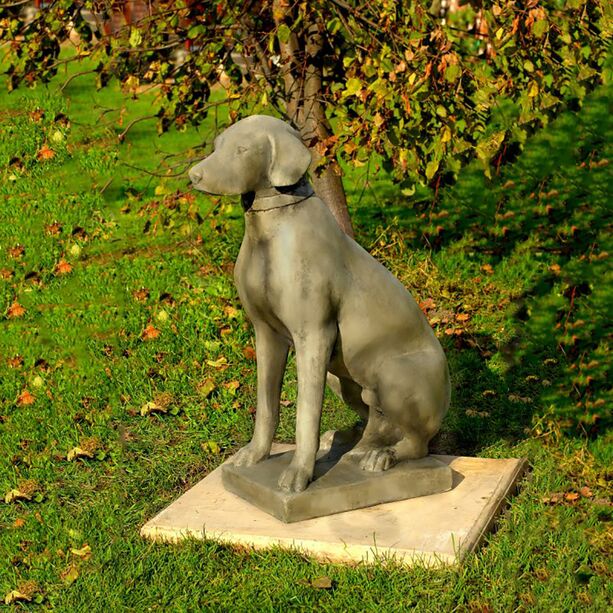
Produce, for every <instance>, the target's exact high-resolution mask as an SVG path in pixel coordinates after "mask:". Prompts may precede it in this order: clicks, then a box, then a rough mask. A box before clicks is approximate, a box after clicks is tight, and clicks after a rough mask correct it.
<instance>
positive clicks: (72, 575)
mask: <svg viewBox="0 0 613 613" xmlns="http://www.w3.org/2000/svg"><path fill="white" fill-rule="evenodd" d="M78 577H79V569H78V568H77V567H76V566H75V565H74V564H71V565H70V566H69V567H68V568H67V569H66V570H64V571H63V572H61V573H60V578H61V579H62V581H64V583H66V584H68V585H71V584H72V583H74V582H75V581H76V580H77V579H78Z"/></svg>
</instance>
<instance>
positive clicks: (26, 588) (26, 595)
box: [4, 581, 39, 605]
mask: <svg viewBox="0 0 613 613" xmlns="http://www.w3.org/2000/svg"><path fill="white" fill-rule="evenodd" d="M38 592H39V588H38V585H37V583H36V582H35V581H24V582H22V583H20V584H19V585H18V586H17V589H16V590H11V591H10V592H9V593H8V594H7V595H6V596H5V597H4V604H7V605H8V604H12V603H14V602H32V599H33V598H34V596H35V595H36V594H37V593H38Z"/></svg>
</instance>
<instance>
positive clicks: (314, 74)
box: [275, 2, 353, 237]
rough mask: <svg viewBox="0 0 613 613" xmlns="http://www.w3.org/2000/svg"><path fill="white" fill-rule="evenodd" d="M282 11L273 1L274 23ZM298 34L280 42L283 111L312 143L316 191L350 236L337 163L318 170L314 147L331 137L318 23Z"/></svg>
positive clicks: (308, 26)
mask: <svg viewBox="0 0 613 613" xmlns="http://www.w3.org/2000/svg"><path fill="white" fill-rule="evenodd" d="M280 9H282V10H281V12H280ZM285 11H287V7H286V5H285V3H283V2H275V15H276V16H278V17H277V19H278V21H277V23H281V21H283V19H280V18H279V17H280V16H281V15H283V16H285V14H286V13H285ZM301 34H303V36H302V37H301V38H302V40H301V41H299V38H298V36H297V35H296V33H295V32H292V34H291V36H290V38H289V40H288V41H287V42H286V43H280V46H281V63H282V66H283V68H282V73H281V74H282V77H283V81H284V87H285V104H286V112H287V115H288V117H289V118H290V119H291V120H292V121H293V122H294V123H295V125H296V127H297V128H298V129H299V130H300V133H301V134H302V138H303V140H304V141H305V143H308V144H309V145H311V143H313V144H312V146H311V147H310V149H311V154H312V157H313V162H312V164H311V174H312V177H313V187H314V188H315V192H316V193H317V195H318V196H319V197H320V198H321V199H322V200H323V201H324V202H325V203H326V205H327V206H328V208H329V209H330V211H331V212H332V215H334V218H335V219H336V221H337V223H338V225H339V226H340V227H341V229H342V230H343V232H345V234H348V235H349V236H351V237H353V227H352V226H351V218H350V217H349V211H348V209H347V198H346V196H345V188H344V187H343V182H342V179H341V171H340V167H339V165H338V162H337V161H336V160H330V161H328V162H327V164H326V165H325V166H324V167H323V169H322V168H319V163H320V161H321V159H322V157H323V156H322V154H321V153H320V151H319V150H318V149H317V145H316V144H315V143H321V142H323V141H325V140H326V139H327V138H328V137H329V136H331V134H332V128H331V126H330V122H329V121H328V118H327V117H326V111H325V108H324V104H323V91H322V81H321V75H322V69H321V66H322V57H321V54H322V48H323V41H322V37H321V31H320V24H317V23H312V24H308V25H306V26H305V27H304V29H303V30H302V32H301ZM300 42H301V43H302V44H300ZM298 57H304V63H303V64H300V63H299V62H298V61H297V58H298Z"/></svg>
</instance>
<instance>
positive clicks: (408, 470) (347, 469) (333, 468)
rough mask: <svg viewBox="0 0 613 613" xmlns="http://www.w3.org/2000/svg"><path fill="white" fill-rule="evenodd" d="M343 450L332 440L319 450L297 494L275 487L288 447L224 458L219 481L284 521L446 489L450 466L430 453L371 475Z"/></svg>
mask: <svg viewBox="0 0 613 613" xmlns="http://www.w3.org/2000/svg"><path fill="white" fill-rule="evenodd" d="M345 451H347V449H345V448H344V447H343V446H342V445H334V444H332V446H331V448H329V449H323V450H322V451H321V452H320V453H319V456H318V459H317V462H316V464H315V476H314V480H313V482H312V483H310V484H309V486H308V487H307V489H306V490H305V491H303V492H299V493H297V494H288V493H285V492H282V491H281V490H279V487H278V485H277V482H278V480H279V476H280V475H281V473H282V472H283V470H284V469H285V468H287V466H288V465H289V463H290V461H291V459H292V457H293V455H294V452H293V451H286V452H285V453H279V454H276V455H274V456H271V457H270V458H269V459H268V460H265V461H264V462H260V463H259V464H256V465H255V466H249V467H237V466H234V465H233V464H232V463H231V462H226V464H224V466H223V467H222V470H221V476H222V482H223V485H224V487H225V488H226V489H227V490H229V491H230V492H233V493H234V494H236V495H238V496H240V497H241V498H244V499H245V500H247V502H250V503H251V504H253V505H255V506H256V507H258V508H259V509H262V511H266V512H267V513H270V514H271V515H274V516H275V517H276V518H278V519H280V520H281V521H284V522H286V523H290V522H296V521H303V520H305V519H311V518H313V517H321V516H323V515H333V514H335V513H341V512H343V511H352V510H354V509H360V508H363V507H371V506H373V505H377V504H382V503H385V502H394V501H396V500H406V499H407V498H415V497H417V496H427V495H431V494H438V493H440V492H446V491H448V490H450V489H451V486H452V480H453V479H452V471H451V468H449V466H448V465H447V464H445V463H443V462H441V461H440V460H437V459H436V458H434V457H432V456H428V457H425V458H423V459H421V460H410V461H406V462H401V463H400V464H397V465H396V466H394V467H392V468H390V469H389V470H386V471H384V472H376V473H373V472H367V471H364V470H362V469H361V468H360V467H359V464H358V461H357V459H352V458H348V457H344V458H342V459H341V457H342V456H343V454H344V452H345Z"/></svg>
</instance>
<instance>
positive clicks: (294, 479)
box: [279, 464, 313, 494]
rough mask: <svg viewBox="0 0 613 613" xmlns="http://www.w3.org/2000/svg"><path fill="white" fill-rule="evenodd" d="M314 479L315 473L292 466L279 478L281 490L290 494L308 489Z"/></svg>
mask: <svg viewBox="0 0 613 613" xmlns="http://www.w3.org/2000/svg"><path fill="white" fill-rule="evenodd" d="M312 478H313V471H308V470H306V469H305V468H302V467H300V466H292V465H291V464H290V465H289V466H288V467H287V468H286V469H285V470H284V471H283V472H282V473H281V476H280V477H279V488H280V489H282V490H283V491H284V492H288V493H290V494H295V493H297V492H302V491H304V490H305V489H306V487H307V485H308V484H309V481H310V480H311V479H312Z"/></svg>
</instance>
